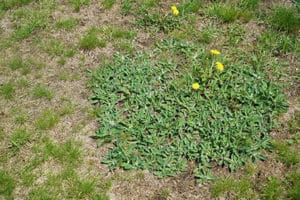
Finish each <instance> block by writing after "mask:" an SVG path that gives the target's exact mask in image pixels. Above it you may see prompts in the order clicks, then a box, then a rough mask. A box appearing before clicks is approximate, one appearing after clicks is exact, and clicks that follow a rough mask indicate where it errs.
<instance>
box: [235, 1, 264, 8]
mask: <svg viewBox="0 0 300 200" xmlns="http://www.w3.org/2000/svg"><path fill="white" fill-rule="evenodd" d="M237 5H238V7H240V8H242V9H243V10H244V11H245V10H255V9H257V8H258V6H259V0H238V1H237Z"/></svg>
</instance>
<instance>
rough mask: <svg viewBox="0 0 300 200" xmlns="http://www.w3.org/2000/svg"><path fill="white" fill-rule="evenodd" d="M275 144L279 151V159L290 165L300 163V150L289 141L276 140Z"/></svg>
mask: <svg viewBox="0 0 300 200" xmlns="http://www.w3.org/2000/svg"><path fill="white" fill-rule="evenodd" d="M273 146H274V148H275V150H276V152H277V153H278V159H279V160H280V161H281V162H283V163H284V164H286V165H287V166H289V167H290V166H292V165H295V164H297V163H300V152H299V151H298V150H297V149H295V148H294V147H292V146H290V145H289V144H288V143H286V142H284V141H274V142H273Z"/></svg>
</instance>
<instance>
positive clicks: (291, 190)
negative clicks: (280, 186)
mask: <svg viewBox="0 0 300 200" xmlns="http://www.w3.org/2000/svg"><path fill="white" fill-rule="evenodd" d="M287 187H288V189H287V197H288V198H290V199H292V200H298V199H300V189H299V188H300V171H299V169H298V171H297V170H296V171H293V172H291V173H290V174H288V176H287Z"/></svg>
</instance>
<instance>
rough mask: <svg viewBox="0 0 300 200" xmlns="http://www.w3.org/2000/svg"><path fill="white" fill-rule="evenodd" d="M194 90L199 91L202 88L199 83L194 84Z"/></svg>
mask: <svg viewBox="0 0 300 200" xmlns="http://www.w3.org/2000/svg"><path fill="white" fill-rule="evenodd" d="M192 88H193V89H194V90H198V89H199V88H200V85H199V83H194V84H193V85H192Z"/></svg>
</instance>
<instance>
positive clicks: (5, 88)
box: [0, 82, 15, 99]
mask: <svg viewBox="0 0 300 200" xmlns="http://www.w3.org/2000/svg"><path fill="white" fill-rule="evenodd" d="M14 94H15V89H14V85H13V83H12V82H9V83H6V84H3V85H2V86H0V95H1V96H3V97H4V98H5V99H12V98H13V97H14Z"/></svg>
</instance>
